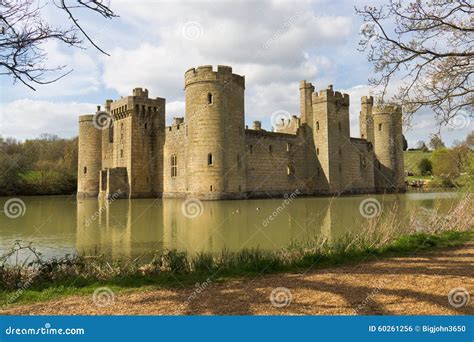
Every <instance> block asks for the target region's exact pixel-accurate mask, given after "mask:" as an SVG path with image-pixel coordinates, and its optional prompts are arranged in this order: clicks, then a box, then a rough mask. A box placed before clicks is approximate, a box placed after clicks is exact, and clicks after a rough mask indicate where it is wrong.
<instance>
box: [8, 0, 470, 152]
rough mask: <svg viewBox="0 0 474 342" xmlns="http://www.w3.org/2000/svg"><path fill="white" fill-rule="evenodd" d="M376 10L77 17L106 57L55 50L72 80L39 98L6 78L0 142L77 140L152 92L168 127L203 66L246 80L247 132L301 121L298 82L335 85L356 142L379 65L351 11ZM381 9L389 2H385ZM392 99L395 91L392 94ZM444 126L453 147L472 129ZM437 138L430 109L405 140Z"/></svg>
mask: <svg viewBox="0 0 474 342" xmlns="http://www.w3.org/2000/svg"><path fill="white" fill-rule="evenodd" d="M375 2H377V1H369V0H366V1H361V0H352V1H325V0H318V1H270V0H268V1H267V0H265V1H264V0H262V1H219V2H217V1H213V2H210V1H155V0H138V1H137V0H134V1H125V0H119V1H117V0H112V1H111V8H112V10H113V11H114V12H115V13H116V14H117V15H119V17H118V18H114V19H113V20H107V19H104V18H102V17H100V16H98V15H96V14H94V13H78V15H79V18H80V23H81V25H82V26H83V27H84V28H85V29H86V30H87V32H88V34H89V35H90V36H91V37H92V38H93V40H94V42H96V43H97V44H98V45H99V46H100V47H101V48H102V49H103V50H105V51H107V52H108V53H109V54H110V56H106V55H104V54H102V53H100V52H99V51H98V50H96V49H95V48H93V47H92V46H91V45H90V44H88V43H85V44H84V46H85V47H86V49H74V48H69V47H65V46H61V45H60V44H58V43H57V42H48V43H47V44H45V46H44V51H45V52H46V53H47V54H48V60H47V65H49V66H58V65H67V67H66V69H65V70H72V72H71V73H70V74H69V75H68V76H66V77H64V78H62V79H61V80H59V81H57V82H55V83H52V84H49V85H43V86H38V87H37V91H32V90H30V89H28V88H27V87H25V86H24V85H22V84H20V83H13V81H12V79H11V78H9V77H8V76H1V77H0V87H1V92H0V135H1V136H3V137H14V138H17V139H19V140H24V139H28V138H35V137H38V136H39V135H40V134H42V133H50V134H56V135H58V136H60V137H65V138H69V137H74V136H77V134H78V116H79V115H81V114H89V113H91V114H92V113H93V112H94V111H95V110H96V106H97V105H103V103H104V102H105V100H106V99H109V98H110V99H117V98H120V97H121V96H127V95H130V94H131V92H132V89H133V88H135V87H144V88H148V90H149V93H150V96H151V97H164V98H166V103H167V105H166V120H167V123H168V124H169V123H171V120H172V118H173V117H181V116H184V107H185V106H184V90H183V87H184V72H185V71H186V70H187V69H189V68H192V67H197V66H199V65H213V66H214V68H216V66H217V65H218V64H222V65H230V66H232V68H233V72H234V73H237V74H240V75H245V79H246V91H245V111H246V112H245V115H246V124H248V125H249V126H251V125H252V122H253V121H254V120H260V121H262V125H263V128H265V129H269V130H270V129H271V122H270V119H271V116H272V113H274V112H276V111H286V112H289V113H291V114H298V115H299V89H298V88H299V81H300V80H307V81H308V82H312V83H313V85H314V86H315V88H316V90H321V89H325V88H327V86H328V85H330V84H332V85H333V86H334V89H335V90H338V91H341V92H344V93H348V94H349V95H350V97H351V104H350V121H351V136H354V137H358V136H359V128H358V115H359V111H360V97H361V96H364V95H370V94H373V93H374V90H373V89H371V88H370V87H369V86H368V79H369V78H370V77H372V76H373V66H372V65H371V64H370V63H369V62H368V61H367V56H366V53H364V52H360V51H358V43H359V40H360V31H361V25H362V24H363V22H362V19H361V18H360V17H358V16H357V15H356V14H355V11H354V6H358V7H362V6H364V5H365V4H369V5H374V3H375ZM378 2H383V0H379V1H378ZM42 14H43V16H44V17H45V18H46V19H47V20H48V21H49V22H51V23H53V24H56V25H62V26H66V24H67V16H66V15H65V13H63V12H61V11H59V10H58V9H56V8H54V7H52V6H47V7H45V8H44V9H43V13H42ZM392 91H393V89H392ZM461 121H462V122H454V123H453V124H452V125H450V127H443V128H442V130H441V135H442V138H443V140H444V141H445V143H447V145H451V144H452V142H453V141H454V140H456V139H457V140H463V139H464V138H465V137H466V135H467V134H468V133H469V131H471V130H472V129H473V124H472V123H471V122H470V119H469V118H468V117H467V116H466V117H463V118H461ZM437 131H438V126H437V124H436V121H435V119H434V115H433V113H432V112H430V110H429V109H427V110H423V111H421V112H419V113H417V114H416V115H415V118H414V119H413V121H412V124H411V127H410V128H407V129H406V131H405V136H406V138H407V140H408V144H409V147H415V145H416V143H417V142H418V141H420V140H424V141H428V140H429V138H428V137H429V135H430V134H431V133H435V132H437Z"/></svg>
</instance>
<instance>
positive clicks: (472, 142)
mask: <svg viewBox="0 0 474 342" xmlns="http://www.w3.org/2000/svg"><path fill="white" fill-rule="evenodd" d="M465 142H466V145H467V146H469V148H474V131H471V133H469V134H468V135H467V137H466V140H465Z"/></svg>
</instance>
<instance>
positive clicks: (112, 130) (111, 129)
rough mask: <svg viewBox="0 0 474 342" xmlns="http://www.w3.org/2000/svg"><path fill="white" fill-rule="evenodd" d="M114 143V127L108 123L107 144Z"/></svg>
mask: <svg viewBox="0 0 474 342" xmlns="http://www.w3.org/2000/svg"><path fill="white" fill-rule="evenodd" d="M113 142H114V126H113V125H112V122H110V126H109V143H113Z"/></svg>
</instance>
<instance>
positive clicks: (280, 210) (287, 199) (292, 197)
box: [262, 189, 300, 227]
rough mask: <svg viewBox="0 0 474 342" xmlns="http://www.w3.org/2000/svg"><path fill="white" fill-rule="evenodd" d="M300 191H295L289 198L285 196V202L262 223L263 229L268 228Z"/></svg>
mask: <svg viewBox="0 0 474 342" xmlns="http://www.w3.org/2000/svg"><path fill="white" fill-rule="evenodd" d="M299 194H300V190H299V189H296V190H295V191H293V192H292V193H291V194H290V195H289V196H288V195H287V194H285V200H284V201H283V202H281V204H280V205H279V206H278V207H277V208H276V209H275V210H274V211H273V212H272V213H271V214H270V215H269V216H268V217H267V218H265V219H264V220H263V221H262V225H263V226H264V227H266V226H268V225H269V224H270V222H271V221H273V220H274V219H275V218H276V217H277V216H278V215H279V214H280V213H281V212H282V211H283V210H284V209H285V208H286V207H287V206H288V205H289V204H290V203H291V202H292V201H293V200H294V199H295V198H296V197H297V196H298V195H299Z"/></svg>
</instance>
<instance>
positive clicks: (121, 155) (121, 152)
mask: <svg viewBox="0 0 474 342" xmlns="http://www.w3.org/2000/svg"><path fill="white" fill-rule="evenodd" d="M120 158H123V149H121V150H120Z"/></svg>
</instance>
